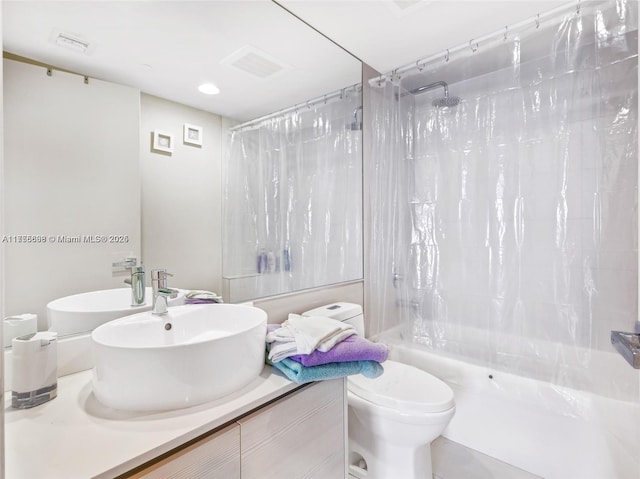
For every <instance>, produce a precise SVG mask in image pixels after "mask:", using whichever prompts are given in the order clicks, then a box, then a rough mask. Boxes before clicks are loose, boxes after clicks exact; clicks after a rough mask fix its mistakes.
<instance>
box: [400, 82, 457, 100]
mask: <svg viewBox="0 0 640 479" xmlns="http://www.w3.org/2000/svg"><path fill="white" fill-rule="evenodd" d="M438 87H442V88H444V97H445V98H449V85H447V82H444V81H437V82H434V83H429V84H428V85H423V86H419V87H418V88H414V89H413V90H410V91H409V93H411V94H412V95H418V94H420V93H424V92H426V91H429V90H433V89H434V88H438Z"/></svg>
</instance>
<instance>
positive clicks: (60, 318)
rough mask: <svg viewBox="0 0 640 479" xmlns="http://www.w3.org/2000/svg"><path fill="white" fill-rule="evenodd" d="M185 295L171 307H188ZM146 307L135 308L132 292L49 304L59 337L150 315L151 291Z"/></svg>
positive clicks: (109, 292) (96, 294) (97, 294)
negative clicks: (180, 305) (184, 305)
mask: <svg viewBox="0 0 640 479" xmlns="http://www.w3.org/2000/svg"><path fill="white" fill-rule="evenodd" d="M184 295H185V291H179V293H178V296H177V297H176V298H173V299H169V301H168V304H169V306H174V305H179V304H184ZM145 300H146V301H145V304H144V305H140V306H131V288H116V289H105V290H102V291H90V292H88V293H81V294H74V295H72V296H65V297H64V298H59V299H56V300H54V301H51V302H50V303H48V304H47V317H48V318H49V329H50V330H51V331H55V332H57V333H58V336H64V335H67V334H75V333H82V332H87V331H92V330H93V329H95V328H97V327H98V326H100V325H101V324H104V323H106V322H109V321H111V320H113V319H116V318H122V317H123V316H128V315H130V314H134V313H138V312H142V311H150V310H151V306H152V304H153V300H152V293H151V288H146V290H145Z"/></svg>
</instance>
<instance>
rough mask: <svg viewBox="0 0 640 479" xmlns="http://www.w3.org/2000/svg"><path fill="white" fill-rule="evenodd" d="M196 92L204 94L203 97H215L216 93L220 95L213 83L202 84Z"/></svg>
mask: <svg viewBox="0 0 640 479" xmlns="http://www.w3.org/2000/svg"><path fill="white" fill-rule="evenodd" d="M198 91H200V93H204V94H205V95H217V94H218V93H220V89H219V88H218V87H217V86H215V85H214V84H213V83H203V84H202V85H200V86H199V87H198Z"/></svg>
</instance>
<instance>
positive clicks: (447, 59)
mask: <svg viewBox="0 0 640 479" xmlns="http://www.w3.org/2000/svg"><path fill="white" fill-rule="evenodd" d="M444 62H445V63H448V62H449V49H448V48H447V54H446V55H445V56H444Z"/></svg>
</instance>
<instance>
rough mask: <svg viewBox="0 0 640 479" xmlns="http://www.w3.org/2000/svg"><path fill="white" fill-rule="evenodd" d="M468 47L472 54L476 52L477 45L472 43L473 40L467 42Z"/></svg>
mask: <svg viewBox="0 0 640 479" xmlns="http://www.w3.org/2000/svg"><path fill="white" fill-rule="evenodd" d="M469 47H470V48H471V51H472V52H473V53H475V52H477V51H478V44H477V43H473V38H472V39H471V40H469Z"/></svg>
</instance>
